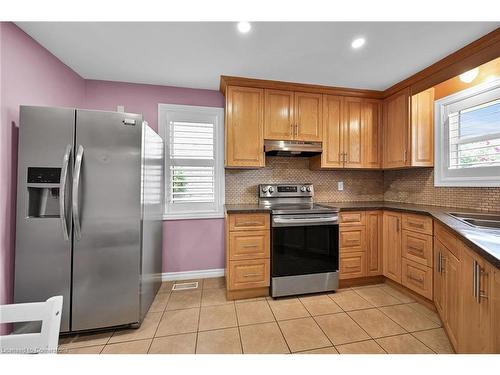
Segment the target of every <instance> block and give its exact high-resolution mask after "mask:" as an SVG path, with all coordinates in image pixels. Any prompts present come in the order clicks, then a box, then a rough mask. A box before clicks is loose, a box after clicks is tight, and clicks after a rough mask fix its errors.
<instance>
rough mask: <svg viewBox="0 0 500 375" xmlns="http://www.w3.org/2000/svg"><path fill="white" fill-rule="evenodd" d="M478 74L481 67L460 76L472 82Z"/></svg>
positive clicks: (463, 80) (466, 81) (461, 78)
mask: <svg viewBox="0 0 500 375" xmlns="http://www.w3.org/2000/svg"><path fill="white" fill-rule="evenodd" d="M478 74H479V68H474V69H472V70H469V71H467V72H465V73H462V74H460V75H459V76H458V77H459V78H460V81H462V82H465V83H471V82H472V81H474V79H475V78H476V77H477V75H478Z"/></svg>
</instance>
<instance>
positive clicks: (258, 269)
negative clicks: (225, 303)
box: [228, 259, 270, 290]
mask: <svg viewBox="0 0 500 375" xmlns="http://www.w3.org/2000/svg"><path fill="white" fill-rule="evenodd" d="M269 267H270V266H269V259H255V260H235V261H229V286H228V287H229V288H228V289H229V290H239V289H251V288H262V287H266V286H269V279H270V269H269Z"/></svg>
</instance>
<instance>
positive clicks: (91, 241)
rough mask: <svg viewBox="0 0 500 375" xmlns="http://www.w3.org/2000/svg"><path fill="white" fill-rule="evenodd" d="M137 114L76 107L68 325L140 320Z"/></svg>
mask: <svg viewBox="0 0 500 375" xmlns="http://www.w3.org/2000/svg"><path fill="white" fill-rule="evenodd" d="M141 130H142V116H140V115H135V114H125V113H115V112H100V111H85V110H77V113H76V142H75V148H76V150H75V170H74V175H73V202H72V206H73V225H74V233H73V234H74V240H73V306H72V313H73V314H72V330H73V331H79V330H87V329H95V328H103V327H110V326H116V325H123V324H128V323H135V322H138V321H139V312H140V308H139V307H140V301H139V273H140V256H141Z"/></svg>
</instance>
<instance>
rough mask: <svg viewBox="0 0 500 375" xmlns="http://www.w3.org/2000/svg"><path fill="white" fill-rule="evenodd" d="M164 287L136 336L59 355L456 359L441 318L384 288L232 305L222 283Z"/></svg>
mask: <svg viewBox="0 0 500 375" xmlns="http://www.w3.org/2000/svg"><path fill="white" fill-rule="evenodd" d="M198 282H199V287H198V289H196V290H189V291H172V290H171V289H172V285H173V282H165V283H163V284H162V287H161V289H160V290H159V292H158V294H157V295H156V298H155V300H154V302H153V304H152V306H151V308H150V310H149V312H148V313H147V315H146V318H145V320H144V322H143V323H142V325H141V327H140V328H138V329H121V330H115V331H109V332H101V333H97V334H86V335H76V336H71V337H61V339H60V342H59V351H60V352H61V353H72V354H76V353H82V354H97V353H101V354H112V353H116V354H134V353H135V354H146V353H150V354H181V353H184V354H193V353H217V354H223V353H280V354H281V353H283V354H284V353H298V354H306V353H307V354H309V353H311V354H336V353H342V354H343V353H350V354H353V353H358V354H370V353H381V354H383V353H390V354H391V353H422V354H423V353H453V350H452V348H451V345H450V343H449V341H448V338H447V337H446V334H445V332H444V330H443V329H442V327H441V322H440V320H439V317H438V316H437V314H436V313H435V312H434V311H432V310H430V309H428V308H427V307H426V306H424V305H422V304H420V303H418V302H416V301H414V300H413V299H412V298H411V297H408V296H407V295H405V294H402V293H401V292H399V291H398V290H396V289H394V288H392V287H391V286H389V285H387V284H378V285H372V286H365V287H354V288H346V289H342V290H340V291H337V292H336V293H328V294H316V295H311V296H300V297H293V298H282V299H277V300H273V299H271V298H269V297H268V298H254V299H250V300H239V301H227V300H226V297H225V290H224V279H223V278H214V279H204V280H198Z"/></svg>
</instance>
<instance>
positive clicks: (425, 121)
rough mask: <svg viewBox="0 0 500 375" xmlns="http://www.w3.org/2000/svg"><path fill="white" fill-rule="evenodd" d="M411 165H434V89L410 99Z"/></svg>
mask: <svg viewBox="0 0 500 375" xmlns="http://www.w3.org/2000/svg"><path fill="white" fill-rule="evenodd" d="M411 165H412V166H414V167H432V166H433V165H434V89H433V88H430V89H428V90H425V91H422V92H420V93H418V94H416V95H413V96H412V97H411Z"/></svg>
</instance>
